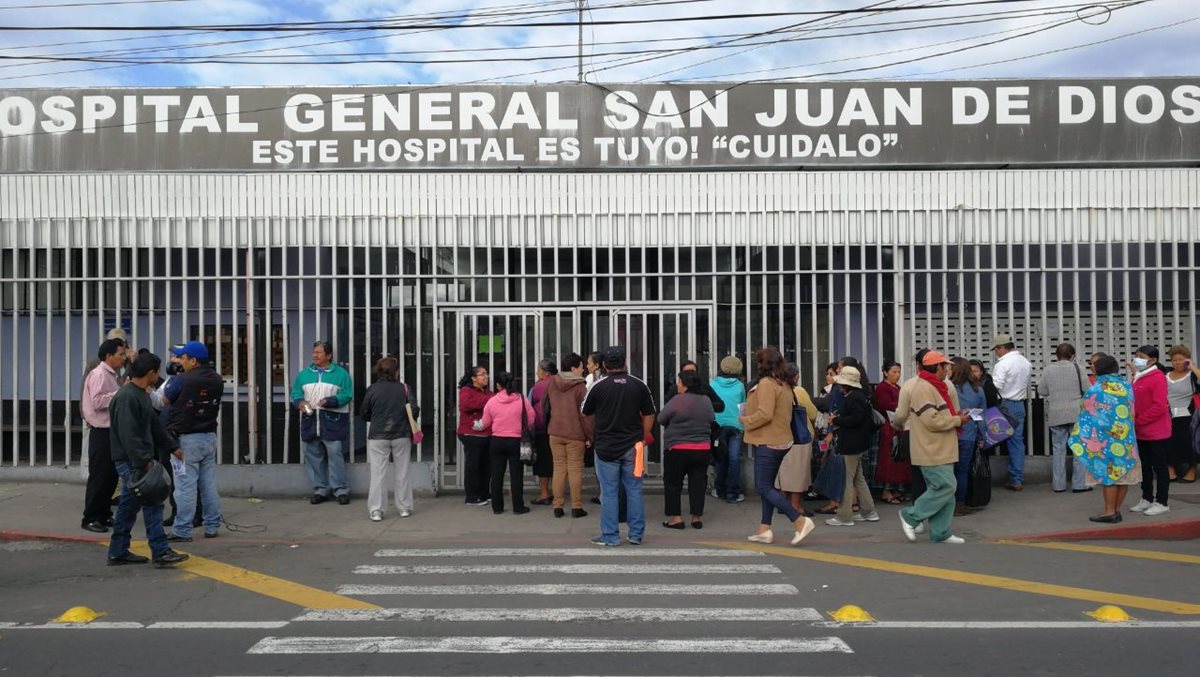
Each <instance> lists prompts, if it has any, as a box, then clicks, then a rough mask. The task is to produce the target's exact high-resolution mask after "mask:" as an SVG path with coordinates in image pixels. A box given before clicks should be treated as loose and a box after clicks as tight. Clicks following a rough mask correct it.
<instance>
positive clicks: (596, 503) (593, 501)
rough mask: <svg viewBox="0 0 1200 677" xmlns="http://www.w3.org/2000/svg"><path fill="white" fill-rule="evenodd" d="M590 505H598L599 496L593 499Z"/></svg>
mask: <svg viewBox="0 0 1200 677" xmlns="http://www.w3.org/2000/svg"><path fill="white" fill-rule="evenodd" d="M592 503H594V504H595V505H600V497H599V496H595V497H593V498H592Z"/></svg>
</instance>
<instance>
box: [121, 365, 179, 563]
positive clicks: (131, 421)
mask: <svg viewBox="0 0 1200 677" xmlns="http://www.w3.org/2000/svg"><path fill="white" fill-rule="evenodd" d="M161 365H162V360H160V359H159V358H158V356H157V355H154V354H151V353H146V354H144V355H138V356H137V358H136V359H134V361H133V364H132V365H131V366H130V368H129V382H128V383H126V384H125V385H124V386H122V387H121V390H120V391H119V392H118V393H117V394H116V396H114V397H113V399H112V402H111V403H110V404H109V416H110V419H111V425H112V427H111V430H110V433H109V434H110V436H111V443H112V460H113V464H114V465H116V467H117V474H118V475H120V477H121V502H120V504H118V505H117V515H116V517H115V518H114V524H113V534H112V540H111V541H109V545H108V565H109V566H117V565H121V564H145V563H146V562H147V561H148V560H147V559H146V558H145V557H142V556H141V555H135V554H133V553H131V552H129V540H130V535H131V533H132V532H133V524H134V522H136V521H137V513H138V508H139V507H141V510H142V521H144V522H145V527H146V538H147V540H149V541H150V552H151V553H152V554H153V555H154V563H155V564H156V565H158V566H160V567H161V566H170V565H173V564H178V563H179V562H183V561H185V560H186V559H187V558H188V556H187V555H183V554H180V553H177V552H175V551H174V550H171V547H170V545H168V543H167V534H166V532H164V531H163V525H162V519H163V518H162V513H163V507H162V504H161V503H160V504H158V505H153V506H151V505H147V506H139V499H138V498H137V497H136V496H134V495H133V492H132V491H130V489H129V484H130V482H132V481H134V479H135V478H136V477H140V476H141V474H142V473H144V472H145V471H146V470H147V469H148V468H149V467H150V465H151V463H154V462H156V461H155V460H154V458H155V456H156V452H157V451H158V450H160V449H169V450H172V451H173V453H175V454H176V455H179V454H181V453H182V452H181V451H180V450H179V444H178V442H177V440H176V439H175V436H174V435H172V434H171V433H169V432H167V429H166V427H165V426H163V424H162V421H160V420H159V418H158V412H156V411H155V410H154V405H153V404H151V402H150V395H149V394H148V393H147V392H146V391H147V389H148V388H149V387H150V384H151V383H153V382H154V381H156V380H157V379H158V368H159V367H160V366H161Z"/></svg>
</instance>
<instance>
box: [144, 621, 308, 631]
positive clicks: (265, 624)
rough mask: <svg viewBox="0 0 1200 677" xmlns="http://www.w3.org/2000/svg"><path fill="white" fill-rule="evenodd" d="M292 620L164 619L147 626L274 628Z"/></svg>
mask: <svg viewBox="0 0 1200 677" xmlns="http://www.w3.org/2000/svg"><path fill="white" fill-rule="evenodd" d="M289 622H290V621H163V622H161V623H151V624H150V625H147V626H146V629H148V630H241V629H246V630H252V629H267V630H274V629H278V628H283V627H287V625H288V623H289Z"/></svg>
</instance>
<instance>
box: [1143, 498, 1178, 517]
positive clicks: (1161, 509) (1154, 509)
mask: <svg viewBox="0 0 1200 677" xmlns="http://www.w3.org/2000/svg"><path fill="white" fill-rule="evenodd" d="M1165 512H1171V509H1170V508H1169V507H1167V506H1165V505H1163V504H1161V503H1157V502H1155V503H1151V504H1150V507H1149V508H1146V511H1145V512H1143V513H1142V514H1143V515H1145V516H1147V517H1154V516H1155V515H1161V514H1163V513H1165Z"/></svg>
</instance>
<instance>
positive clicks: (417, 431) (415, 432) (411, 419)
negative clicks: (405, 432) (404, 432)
mask: <svg viewBox="0 0 1200 677" xmlns="http://www.w3.org/2000/svg"><path fill="white" fill-rule="evenodd" d="M404 395H405V397H408V398H409V401H407V402H405V403H404V412H405V413H407V414H408V427H409V428H410V429H411V430H412V443H413V446H414V447H415V446H417V445H419V444H420V443H421V440H423V439H425V433H424V432H423V431H422V430H421V425H420V423H418V422H417V417H416V416H413V408H412V401H411V397H412V396H411V394H410V393H409V390H408V384H407V383H405V384H404Z"/></svg>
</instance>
